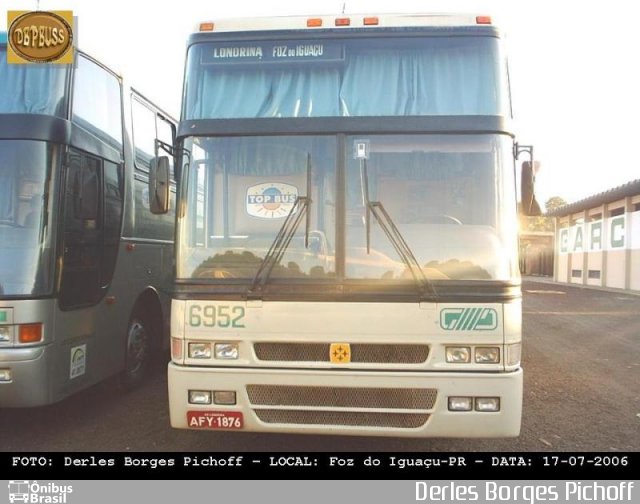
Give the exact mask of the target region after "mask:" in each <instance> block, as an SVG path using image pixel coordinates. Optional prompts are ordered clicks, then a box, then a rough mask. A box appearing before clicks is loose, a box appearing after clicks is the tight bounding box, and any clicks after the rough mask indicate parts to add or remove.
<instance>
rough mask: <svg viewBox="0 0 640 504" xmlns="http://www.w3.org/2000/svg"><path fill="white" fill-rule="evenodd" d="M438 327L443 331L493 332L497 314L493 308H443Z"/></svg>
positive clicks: (495, 326) (496, 323)
mask: <svg viewBox="0 0 640 504" xmlns="http://www.w3.org/2000/svg"><path fill="white" fill-rule="evenodd" d="M440 327H441V328H442V329H444V330H445V331H493V330H494V329H496V328H497V327H498V312H497V311H496V310H494V309H493V308H445V309H443V310H441V311H440Z"/></svg>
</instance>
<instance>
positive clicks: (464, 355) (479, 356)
mask: <svg viewBox="0 0 640 504" xmlns="http://www.w3.org/2000/svg"><path fill="white" fill-rule="evenodd" d="M445 353H446V359H447V362H449V363H451V364H468V363H470V362H471V356H472V355H473V361H474V362H475V363H476V364H498V363H500V347H497V346H478V347H466V346H448V347H446V348H445Z"/></svg>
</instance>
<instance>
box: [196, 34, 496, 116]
mask: <svg viewBox="0 0 640 504" xmlns="http://www.w3.org/2000/svg"><path fill="white" fill-rule="evenodd" d="M199 59H200V58H199V57H198V56H196V57H195V60H196V61H199ZM192 68H197V70H196V73H195V75H194V78H195V79H194V82H193V84H192V85H191V86H188V87H187V89H188V93H187V95H188V96H187V100H188V101H187V109H186V110H187V114H186V118H187V119H204V118H234V117H235V118H252V117H327V116H420V115H478V114H488V115H501V114H505V113H506V111H504V110H501V107H502V103H503V100H502V99H501V96H500V92H501V89H500V87H501V82H500V79H501V76H500V72H501V69H500V65H499V64H498V62H497V61H496V51H494V50H492V49H488V48H487V46H486V45H484V44H479V45H474V44H472V43H469V44H466V45H461V44H458V45H454V46H451V47H432V48H429V47H424V48H419V49H411V50H406V49H405V50H400V51H399V50H393V49H388V50H385V49H376V50H367V49H360V50H356V51H350V53H349V55H348V56H347V58H346V61H345V63H344V65H341V66H340V67H339V68H335V67H331V68H328V67H322V66H317V67H314V66H311V65H309V66H307V67H304V68H302V67H300V66H296V67H293V68H289V69H287V68H284V69H282V68H278V69H276V68H269V67H268V66H266V65H265V66H262V67H248V68H244V69H238V68H229V67H225V66H223V65H216V66H208V65H201V66H195V67H194V66H192ZM505 87H506V86H505ZM504 91H505V92H506V89H505V90H504Z"/></svg>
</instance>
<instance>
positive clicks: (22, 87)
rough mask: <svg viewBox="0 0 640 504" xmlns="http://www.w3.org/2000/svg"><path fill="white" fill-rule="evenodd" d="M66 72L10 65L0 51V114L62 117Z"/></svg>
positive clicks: (65, 68) (62, 68)
mask: <svg viewBox="0 0 640 504" xmlns="http://www.w3.org/2000/svg"><path fill="white" fill-rule="evenodd" d="M67 72H68V66H67V65H53V64H49V65H47V64H42V65H35V64H15V65H14V64H11V65H10V64H8V63H7V52H6V50H0V113H5V114H47V115H58V116H61V117H64V116H65V115H66V104H65V100H64V97H65V83H66V74H67Z"/></svg>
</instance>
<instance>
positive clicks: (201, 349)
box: [187, 342, 240, 360]
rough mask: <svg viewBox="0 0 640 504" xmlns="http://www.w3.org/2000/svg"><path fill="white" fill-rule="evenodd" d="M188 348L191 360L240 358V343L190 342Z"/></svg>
mask: <svg viewBox="0 0 640 504" xmlns="http://www.w3.org/2000/svg"><path fill="white" fill-rule="evenodd" d="M187 348H188V356H189V358H190V359H211V358H212V357H213V358H215V359H220V360H237V359H238V358H239V357H240V347H239V344H238V343H213V344H212V343H207V342H189V344H188V346H187Z"/></svg>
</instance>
